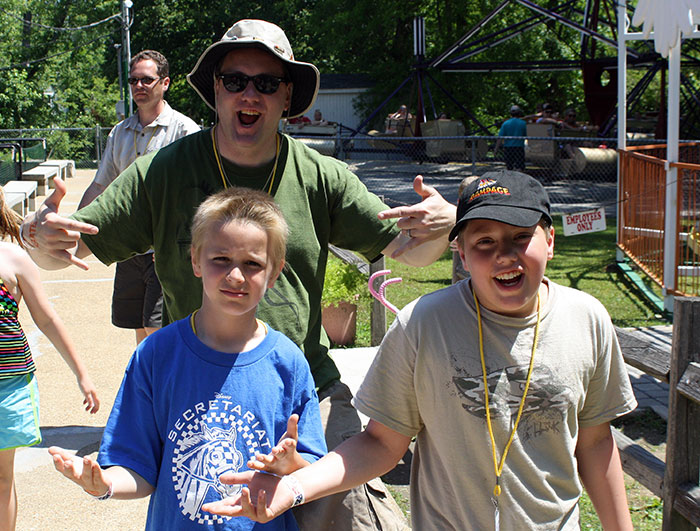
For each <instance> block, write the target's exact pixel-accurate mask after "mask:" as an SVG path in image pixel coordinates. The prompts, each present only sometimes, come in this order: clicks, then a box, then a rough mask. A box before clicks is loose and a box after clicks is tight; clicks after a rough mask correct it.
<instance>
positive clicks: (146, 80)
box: [127, 76, 163, 87]
mask: <svg viewBox="0 0 700 531" xmlns="http://www.w3.org/2000/svg"><path fill="white" fill-rule="evenodd" d="M160 79H163V78H162V77H151V76H144V77H130V78H127V82H128V83H129V85H138V83H139V81H140V82H141V84H142V85H143V86H145V87H148V86H150V85H152V84H153V82H154V81H158V80H160Z"/></svg>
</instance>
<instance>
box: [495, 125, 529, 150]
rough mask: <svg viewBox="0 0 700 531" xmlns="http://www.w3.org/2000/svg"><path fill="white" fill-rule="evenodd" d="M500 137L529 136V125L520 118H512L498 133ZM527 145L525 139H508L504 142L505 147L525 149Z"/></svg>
mask: <svg viewBox="0 0 700 531" xmlns="http://www.w3.org/2000/svg"><path fill="white" fill-rule="evenodd" d="M498 135H499V136H523V137H524V136H527V123H525V120H521V119H520V118H511V119H510V120H506V121H505V122H503V125H501V129H500V130H499V131H498ZM524 145H525V139H524V138H506V139H505V140H504V141H503V146H504V147H523V146H524Z"/></svg>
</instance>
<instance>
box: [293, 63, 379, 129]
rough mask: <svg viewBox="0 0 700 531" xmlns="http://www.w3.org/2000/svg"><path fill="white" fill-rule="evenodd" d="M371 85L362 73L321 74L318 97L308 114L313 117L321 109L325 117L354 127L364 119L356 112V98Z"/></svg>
mask: <svg viewBox="0 0 700 531" xmlns="http://www.w3.org/2000/svg"><path fill="white" fill-rule="evenodd" d="M371 85H372V82H371V81H370V80H369V78H367V76H363V75H361V74H321V85H320V88H319V91H318V97H317V98H316V103H315V104H314V107H313V109H312V110H310V111H309V112H308V114H307V116H308V117H309V118H313V114H314V111H315V110H316V109H319V110H320V111H321V112H322V113H323V118H324V119H326V120H328V121H330V122H336V123H339V124H343V125H345V126H348V127H351V128H353V129H354V128H356V127H357V126H358V125H360V123H362V120H363V119H364V116H360V115H358V114H357V113H356V112H355V108H354V100H355V98H356V97H357V96H359V95H360V94H362V93H363V92H365V91H366V90H368V88H369V87H370V86H371Z"/></svg>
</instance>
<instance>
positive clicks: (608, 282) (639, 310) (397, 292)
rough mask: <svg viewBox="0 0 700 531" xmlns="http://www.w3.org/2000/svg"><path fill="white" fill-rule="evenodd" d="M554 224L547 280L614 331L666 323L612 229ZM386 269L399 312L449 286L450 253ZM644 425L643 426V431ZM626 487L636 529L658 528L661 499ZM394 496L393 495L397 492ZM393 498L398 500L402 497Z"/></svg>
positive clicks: (586, 525) (589, 517)
mask: <svg viewBox="0 0 700 531" xmlns="http://www.w3.org/2000/svg"><path fill="white" fill-rule="evenodd" d="M555 223H556V225H555V229H556V236H555V237H556V239H555V245H554V258H553V259H552V261H551V262H550V263H549V265H548V267H547V276H548V277H549V278H550V279H551V280H553V281H555V282H557V283H559V284H562V285H565V286H571V287H574V288H577V289H580V290H582V291H585V292H587V293H590V294H591V295H593V296H595V297H596V298H597V299H599V300H600V301H601V302H602V303H603V304H604V305H605V307H606V308H607V310H608V313H609V314H610V316H611V318H612V320H613V322H614V323H615V324H616V325H618V326H621V327H646V326H653V325H660V324H670V322H669V321H668V320H666V319H664V317H663V316H662V315H659V314H658V313H657V311H658V310H656V309H655V307H653V306H652V305H651V304H650V303H649V302H647V301H646V300H645V299H644V298H643V297H642V295H641V294H640V292H639V290H637V288H635V287H634V286H633V285H632V284H631V283H629V282H628V281H627V280H626V279H625V277H624V276H623V275H622V274H621V273H620V272H619V270H618V269H617V268H616V267H615V227H614V226H613V227H609V228H608V229H607V230H606V231H604V232H597V233H591V234H584V235H580V236H571V237H565V236H563V231H562V227H561V218H560V217H556V218H555ZM386 268H387V269H391V274H390V275H389V276H390V277H401V278H402V279H403V281H402V282H401V283H399V284H392V285H390V286H388V287H387V289H386V296H387V298H388V299H389V300H390V301H391V302H392V303H393V304H394V305H395V306H397V307H398V308H402V307H403V306H405V305H406V304H407V303H409V302H410V301H412V300H413V299H415V298H417V297H419V296H420V295H423V294H425V293H429V292H431V291H435V290H437V289H441V288H444V287H446V286H449V285H450V284H451V278H452V253H451V252H446V253H445V254H444V255H443V256H442V258H441V259H440V260H438V261H437V262H435V263H434V264H433V265H431V266H429V267H423V268H412V267H408V266H405V265H403V264H401V263H399V262H397V261H395V260H391V259H387V260H386ZM649 287H651V288H652V289H654V290H656V292H657V294H658V293H660V291H659V290H658V288H656V286H652V285H651V284H650V285H649ZM370 307H371V297H370V296H369V293H368V292H367V293H366V294H365V293H363V294H362V296H361V297H360V300H359V302H358V324H357V326H358V332H357V339H356V341H355V343H354V344H352V345H350V346H351V347H352V346H358V347H359V346H369V345H370V324H369V323H370ZM393 317H394V316H393V314H392V313H391V312H387V321H388V322H389V324H390V323H391V322H392V321H393ZM652 415H653V413H652ZM659 420H660V419H659ZM661 422H662V423H663V421H661ZM646 424H649V423H646ZM646 424H645V422H642V429H644V428H645V426H646ZM654 429H659V430H660V429H663V432H662V434H661V435H660V438H661V440H663V441H665V423H663V428H659V427H658V426H654ZM651 449H652V451H653V450H654V448H651ZM656 450H657V451H658V453H661V455H660V457H661V458H662V459H663V453H662V451H661V450H660V445H657V446H656ZM626 485H627V492H628V497H629V504H630V509H631V512H632V518H633V523H634V527H635V529H641V530H651V529H659V528H660V526H661V515H662V505H661V502H660V500H659V499H658V498H657V497H655V496H653V495H652V494H651V493H650V492H649V491H647V490H646V489H645V488H644V487H642V486H641V485H640V484H638V483H637V482H636V481H634V480H633V479H632V478H630V477H628V476H626ZM394 494H395V496H396V492H395V491H394ZM397 497H398V498H401V495H399V496H397ZM399 503H400V504H401V503H403V504H404V506H405V505H407V500H405V499H403V500H401V499H399ZM580 507H581V527H582V529H601V527H600V522H599V521H598V518H597V516H596V514H595V511H594V510H593V507H592V506H591V503H590V500H589V499H588V497H587V496H586V495H585V493H584V496H583V498H582V499H581V505H580Z"/></svg>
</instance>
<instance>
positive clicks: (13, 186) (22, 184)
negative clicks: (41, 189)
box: [3, 181, 37, 210]
mask: <svg viewBox="0 0 700 531" xmlns="http://www.w3.org/2000/svg"><path fill="white" fill-rule="evenodd" d="M3 189H4V190H5V194H6V195H7V194H22V196H23V197H24V203H25V209H26V210H36V191H37V183H36V181H10V182H8V183H6V184H5V185H4V186H3Z"/></svg>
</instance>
